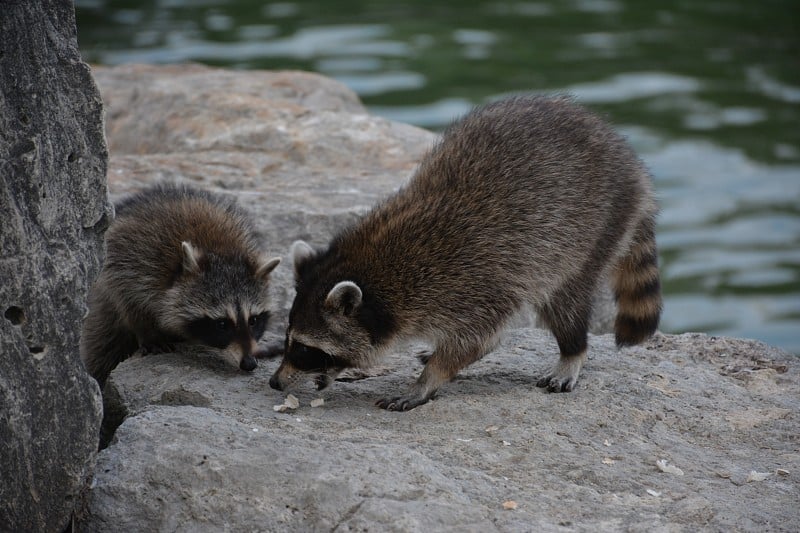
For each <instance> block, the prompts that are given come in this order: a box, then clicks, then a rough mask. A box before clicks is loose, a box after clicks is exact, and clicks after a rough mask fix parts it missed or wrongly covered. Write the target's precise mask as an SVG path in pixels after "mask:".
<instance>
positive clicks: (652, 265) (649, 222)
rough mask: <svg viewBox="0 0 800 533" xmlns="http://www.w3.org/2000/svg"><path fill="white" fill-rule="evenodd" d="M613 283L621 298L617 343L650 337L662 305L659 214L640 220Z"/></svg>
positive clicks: (626, 344) (615, 328) (613, 277)
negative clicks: (657, 238) (656, 227)
mask: <svg viewBox="0 0 800 533" xmlns="http://www.w3.org/2000/svg"><path fill="white" fill-rule="evenodd" d="M611 284H612V288H613V290H614V296H615V297H616V299H617V318H616V321H615V323H614V332H615V334H616V341H617V346H630V345H633V344H639V343H640V342H643V341H644V340H646V339H648V338H649V337H650V336H651V335H653V333H655V331H656V329H657V328H658V322H659V319H660V318H661V305H662V304H661V279H660V276H659V273H658V253H657V250H656V239H655V217H647V218H645V219H644V220H642V222H641V223H640V225H639V227H638V228H637V230H636V233H635V234H634V237H633V241H632V242H631V245H630V249H629V250H628V252H627V253H626V254H625V255H624V256H623V257H622V258H621V259H620V260H619V262H618V263H617V265H616V268H615V269H614V272H613V274H612V276H611Z"/></svg>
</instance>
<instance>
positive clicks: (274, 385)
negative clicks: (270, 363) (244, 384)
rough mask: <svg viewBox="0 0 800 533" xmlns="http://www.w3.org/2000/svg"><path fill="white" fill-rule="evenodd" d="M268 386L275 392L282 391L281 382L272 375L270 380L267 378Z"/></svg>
mask: <svg viewBox="0 0 800 533" xmlns="http://www.w3.org/2000/svg"><path fill="white" fill-rule="evenodd" d="M269 386H270V387H271V388H273V389H275V390H283V385H282V384H281V380H280V379H278V376H277V375H275V374H273V375H272V377H271V378H269Z"/></svg>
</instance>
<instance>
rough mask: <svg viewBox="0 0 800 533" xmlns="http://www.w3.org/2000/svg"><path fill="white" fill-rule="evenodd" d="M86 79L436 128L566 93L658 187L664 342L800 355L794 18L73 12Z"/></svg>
mask: <svg viewBox="0 0 800 533" xmlns="http://www.w3.org/2000/svg"><path fill="white" fill-rule="evenodd" d="M77 19H78V36H79V43H80V46H81V49H82V52H83V54H84V57H85V58H86V59H87V60H89V61H93V62H98V63H104V64H117V63H123V62H148V63H166V62H184V61H198V62H203V63H206V64H210V65H220V66H226V67H232V68H242V69H255V68H258V69H285V68H291V69H304V70H312V71H317V72H321V73H323V74H326V75H328V76H331V77H334V78H336V79H339V80H341V81H342V82H344V83H346V84H347V85H349V86H350V87H351V88H353V89H354V90H355V91H356V92H358V93H359V95H360V96H361V98H362V100H363V101H364V102H365V104H366V105H367V106H368V107H369V108H370V109H371V111H372V112H373V113H376V114H379V115H383V116H386V117H389V118H392V119H396V120H400V121H404V122H410V123H413V124H417V125H420V126H423V127H427V128H432V129H440V128H441V127H443V126H444V125H445V124H447V123H448V122H449V121H450V120H452V119H453V118H454V117H456V116H458V115H460V114H462V113H464V112H465V111H466V110H467V109H468V108H469V107H470V106H471V105H473V104H475V103H479V102H482V101H485V100H487V99H489V98H492V97H496V96H498V95H501V94H504V93H509V92H519V91H537V92H540V91H548V92H553V91H569V92H572V93H574V94H576V95H577V97H578V98H579V99H580V100H581V101H583V102H585V103H586V104H588V105H590V106H591V107H593V108H594V109H598V110H600V111H602V112H605V113H607V114H608V115H609V116H610V117H611V119H612V120H613V121H614V122H615V123H616V124H618V125H619V126H620V128H621V129H622V130H623V131H624V132H625V133H626V134H627V135H628V136H629V137H630V139H631V141H632V142H633V144H634V145H635V146H636V148H637V150H638V151H639V152H640V153H641V155H642V157H643V158H644V159H645V161H646V162H647V164H648V165H649V166H650V168H651V169H652V171H653V174H654V176H655V179H656V182H657V187H658V191H659V196H660V199H661V203H662V207H663V212H662V216H661V220H660V227H659V245H660V248H661V259H662V268H663V273H664V282H665V283H664V290H665V295H666V309H665V315H664V321H663V324H662V326H663V329H665V330H667V331H687V330H692V331H707V332H712V333H721V334H727V335H734V336H742V337H753V338H758V339H762V340H765V341H767V342H769V343H772V344H775V345H778V346H782V347H784V348H787V349H789V350H791V351H793V352H795V353H800V127H798V125H800V52H799V51H800V46H798V45H800V31H799V30H800V28H798V26H799V24H798V20H800V5H798V3H797V2H796V1H762V2H747V1H733V0H730V1H717V2H696V1H695V2H692V1H687V0H683V1H676V0H673V1H665V2H659V3H656V4H654V3H646V2H637V1H634V0H595V1H592V0H572V1H555V0H553V1H541V2H502V1H500V2H470V1H464V0H461V1H459V2H455V1H444V2H419V1H417V2H400V3H398V2H355V1H345V2H341V1H337V2H324V1H316V2H272V3H270V2H257V1H250V0H229V1H222V0H219V1H214V0H202V1H194V0H160V1H152V0H151V1H131V0H129V1H103V0H78V1H77Z"/></svg>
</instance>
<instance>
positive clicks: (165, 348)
mask: <svg viewBox="0 0 800 533" xmlns="http://www.w3.org/2000/svg"><path fill="white" fill-rule="evenodd" d="M174 351H175V345H174V344H172V343H169V342H159V343H147V344H142V345H141V346H140V347H139V353H140V354H141V355H156V354H160V353H172V352H174Z"/></svg>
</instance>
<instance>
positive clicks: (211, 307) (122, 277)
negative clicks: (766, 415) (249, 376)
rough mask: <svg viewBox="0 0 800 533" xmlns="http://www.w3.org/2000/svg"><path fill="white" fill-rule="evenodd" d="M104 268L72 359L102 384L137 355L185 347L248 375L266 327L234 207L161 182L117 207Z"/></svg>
mask: <svg viewBox="0 0 800 533" xmlns="http://www.w3.org/2000/svg"><path fill="white" fill-rule="evenodd" d="M106 246H107V252H106V260H105V264H104V265H103V269H102V271H101V272H100V276H99V277H98V279H97V281H96V282H95V284H94V286H93V287H92V290H91V292H90V294H89V313H88V314H87V316H86V319H85V320H84V324H83V331H82V334H81V345H80V350H81V358H82V359H83V361H84V363H85V364H86V367H87V370H88V371H89V373H90V374H91V375H92V376H93V377H94V378H95V379H97V381H98V383H100V386H101V388H102V386H103V385H104V383H105V381H106V378H107V377H108V375H109V373H110V372H111V370H113V369H114V367H116V366H117V365H118V364H119V363H120V362H122V361H123V360H124V359H126V358H127V357H128V356H129V355H130V354H131V353H133V352H134V351H136V350H137V349H138V348H140V347H141V348H143V349H144V350H145V351H146V352H150V353H153V352H159V351H169V350H171V349H172V347H171V344H172V343H174V342H183V341H190V342H195V343H199V344H204V345H207V346H212V347H214V348H217V349H219V350H221V351H222V355H223V358H224V359H226V360H228V361H229V362H231V363H233V364H236V365H237V366H239V368H241V369H242V370H248V371H249V370H253V369H254V368H255V367H256V360H255V357H256V356H259V355H260V354H259V353H257V352H258V348H257V342H258V340H259V339H260V337H261V335H262V334H263V333H264V329H265V328H266V325H267V320H268V318H269V311H268V307H267V304H268V294H267V292H268V290H267V289H268V278H269V273H270V272H271V271H272V270H273V269H274V268H275V267H276V266H277V264H278V263H279V262H280V259H279V258H274V259H265V258H264V257H262V256H261V253H260V251H259V246H258V242H257V239H256V236H255V232H254V229H253V227H252V225H251V222H250V220H249V219H248V218H247V216H246V215H245V214H244V212H243V211H241V210H240V208H239V207H238V206H237V205H236V203H235V201H234V200H232V199H229V198H226V197H223V196H220V195H216V194H212V193H210V192H206V191H200V190H197V189H193V188H189V187H182V186H177V185H171V184H162V185H157V186H154V187H151V188H149V189H146V190H144V191H142V192H140V193H138V194H136V195H134V196H132V197H130V198H127V199H125V200H123V201H122V202H121V203H119V205H117V217H116V219H115V220H114V222H113V223H112V225H111V227H110V228H109V229H108V232H107V233H106Z"/></svg>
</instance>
